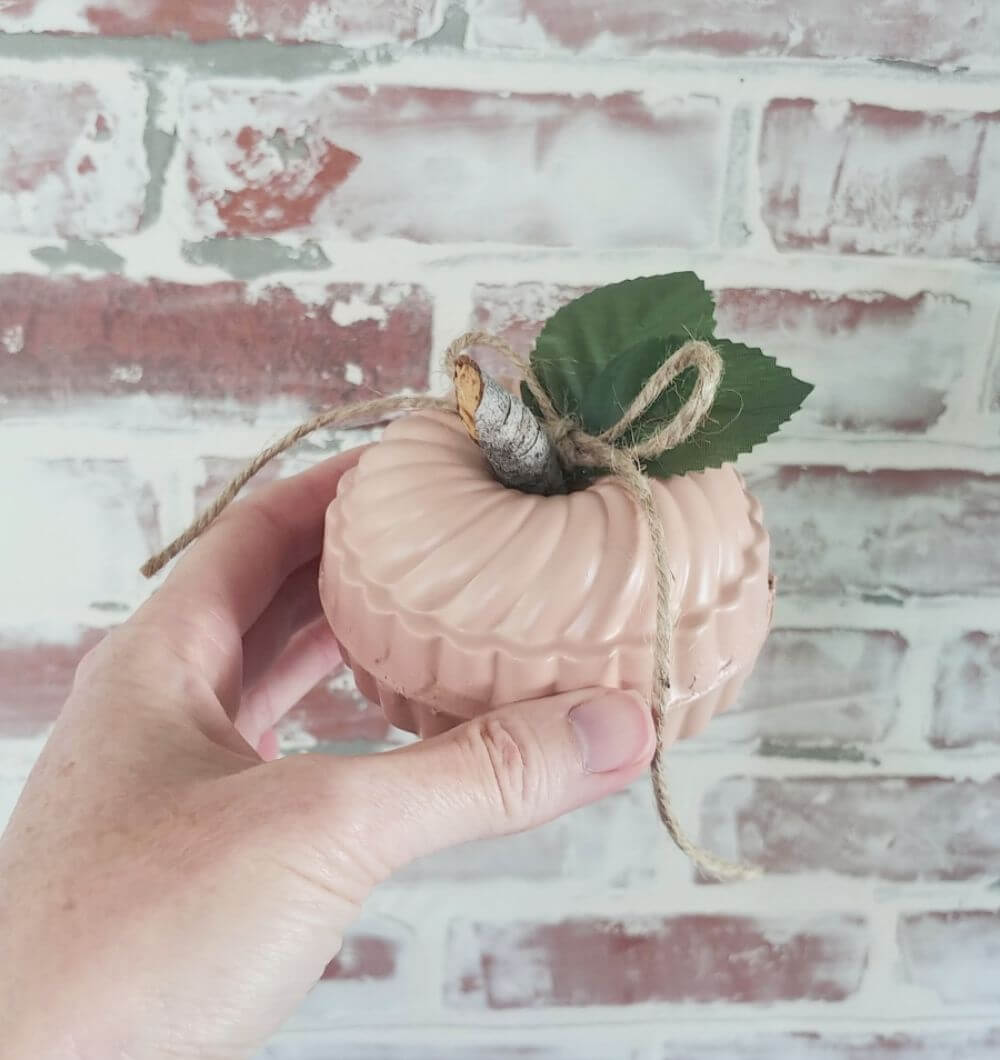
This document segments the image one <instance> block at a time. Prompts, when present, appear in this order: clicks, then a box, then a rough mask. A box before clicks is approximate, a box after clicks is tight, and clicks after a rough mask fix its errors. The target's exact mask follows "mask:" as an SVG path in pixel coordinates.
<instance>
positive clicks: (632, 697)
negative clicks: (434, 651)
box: [302, 689, 655, 871]
mask: <svg viewBox="0 0 1000 1060" xmlns="http://www.w3.org/2000/svg"><path fill="white" fill-rule="evenodd" d="M654 743H655V735H654V731H653V720H652V716H651V714H650V711H649V708H648V707H647V706H646V705H645V704H644V703H643V702H642V701H641V700H640V698H639V697H638V696H637V695H636V694H635V693H632V692H610V691H606V690H601V689H593V690H590V691H589V692H577V693H565V694H562V695H558V696H553V697H551V698H549V699H543V700H534V701H531V702H526V703H519V704H516V705H514V706H509V707H503V708H501V709H499V710H496V711H492V712H491V713H489V714H485V715H483V716H481V717H479V718H476V719H475V720H473V721H470V722H466V723H465V724H463V725H460V726H459V727H457V728H455V729H453V730H451V732H448V733H446V734H444V735H442V736H437V737H434V738H433V739H431V740H427V741H425V742H423V743H419V744H414V745H411V746H410V747H407V748H404V749H401V750H397V751H393V752H389V753H386V754H381V755H374V756H370V757H368V758H354V759H348V760H346V761H345V760H340V761H339V762H338V763H336V764H333V765H327V766H326V768H325V769H324V768H323V767H322V766H320V765H318V764H317V765H316V766H315V767H314V768H312V769H311V770H310V769H308V768H307V767H308V766H309V763H303V767H302V768H303V770H304V772H311V773H312V775H313V776H314V777H315V776H317V775H319V776H320V777H323V775H324V774H325V780H320V784H321V785H322V784H324V783H325V785H326V789H325V798H316V799H314V800H313V802H314V804H316V805H317V806H318V808H319V810H320V815H321V817H322V816H323V815H324V813H325V818H326V821H327V823H328V827H331V828H343V830H344V835H345V836H346V837H347V839H341V840H340V841H341V842H345V841H346V842H350V841H351V837H353V841H354V842H355V843H363V844H364V850H363V851H362V850H359V851H357V852H356V853H357V854H358V856H359V857H364V858H369V859H373V861H374V863H375V864H377V865H379V866H381V867H383V868H384V870H386V871H391V870H393V869H395V868H398V867H399V866H401V865H403V864H405V863H407V862H409V861H411V860H412V859H414V858H417V857H420V856H422V855H424V854H428V853H431V852H432V851H435V850H439V849H441V848H443V847H446V846H451V845H453V844H457V843H463V842H466V841H468V840H471V839H480V838H485V837H487V836H495V835H501V834H506V833H509V832H517V831H522V830H523V829H526V828H531V827H533V826H535V825H538V824H541V823H543V822H544V821H548V820H551V819H552V818H554V817H557V816H559V815H560V814H563V813H566V812H567V811H569V810H572V809H575V808H576V807H579V806H582V805H584V804H585V803H589V802H592V801H594V800H596V799H599V798H601V797H602V796H604V795H608V794H610V793H611V792H613V791H617V790H618V789H620V788H622V787H624V786H625V785H626V784H628V783H629V782H630V781H631V780H633V779H634V778H635V777H636V776H638V775H639V774H640V773H641V772H642V771H643V770H644V769H645V767H646V766H647V764H648V763H649V760H650V758H651V757H652V753H653V746H654ZM305 757H311V756H305ZM331 803H332V805H331ZM331 809H335V813H333V814H331ZM334 838H335V839H336V838H337V837H336V836H335V837H334Z"/></svg>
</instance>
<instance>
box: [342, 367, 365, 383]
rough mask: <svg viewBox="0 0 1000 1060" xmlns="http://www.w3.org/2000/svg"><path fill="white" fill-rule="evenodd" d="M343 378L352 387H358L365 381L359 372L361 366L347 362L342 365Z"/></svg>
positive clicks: (363, 375)
mask: <svg viewBox="0 0 1000 1060" xmlns="http://www.w3.org/2000/svg"><path fill="white" fill-rule="evenodd" d="M344 378H345V379H346V380H347V381H348V382H349V383H351V384H352V385H353V386H360V385H361V384H362V383H363V382H364V381H365V374H364V372H363V371H362V370H361V365H360V364H354V362H353V361H348V362H347V363H346V364H345V365H344Z"/></svg>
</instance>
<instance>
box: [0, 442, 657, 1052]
mask: <svg viewBox="0 0 1000 1060" xmlns="http://www.w3.org/2000/svg"><path fill="white" fill-rule="evenodd" d="M355 459H356V457H355V456H354V455H351V454H347V455H345V456H342V457H336V458H334V459H332V460H329V461H327V462H325V463H324V464H322V465H320V466H318V467H316V468H314V469H312V470H310V471H308V472H306V473H305V474H302V475H299V476H296V477H295V478H291V479H287V480H285V481H282V482H279V483H276V484H274V485H271V486H268V487H266V488H263V489H261V490H259V491H258V492H257V493H255V494H254V495H252V496H251V497H250V498H248V499H247V500H244V501H242V502H240V503H238V504H236V505H233V506H232V507H231V508H230V509H229V510H227V511H226V512H225V513H224V514H223V515H222V516H221V517H220V518H219V520H218V521H217V522H216V523H215V524H214V525H213V526H212V527H211V528H210V529H209V530H208V532H207V533H206V534H205V535H204V536H203V537H202V538H201V539H200V540H199V541H198V542H197V543H196V544H195V545H194V546H193V547H192V548H191V550H190V551H189V552H188V553H187V554H186V555H185V556H184V557H183V558H182V559H181V560H180V561H179V563H178V564H177V567H176V569H175V570H174V571H173V572H172V574H171V575H170V577H169V578H168V579H167V580H166V582H165V584H164V585H163V587H162V588H161V589H159V591H157V592H156V593H154V594H153V596H152V597H151V598H150V599H149V600H148V601H147V602H146V603H145V604H144V605H143V606H142V607H141V608H140V609H139V610H138V611H137V612H136V614H135V615H134V616H133V617H132V618H131V619H130V620H129V621H128V622H126V623H125V624H124V625H123V626H121V627H119V628H118V629H116V630H115V631H113V632H112V633H111V634H109V635H108V636H107V637H106V638H105V639H104V640H103V641H102V643H101V644H100V645H99V646H98V647H97V648H96V649H94V650H93V651H92V652H91V653H90V654H89V655H88V656H87V657H86V658H85V659H84V661H83V662H82V663H81V665H80V668H79V670H78V672H77V675H76V679H75V681H74V684H73V688H72V691H71V693H70V696H69V699H68V701H67V703H66V706H65V708H64V710H63V712H62V714H61V716H60V718H59V720H58V722H57V724H56V726H55V729H54V731H53V733H52V736H51V738H50V739H49V741H48V744H47V745H46V747H45V749H44V751H43V753H42V755H41V757H40V759H39V761H38V763H37V765H36V767H35V769H34V771H33V772H32V774H31V777H30V778H29V780H28V783H27V785H26V786H25V789H24V792H23V794H22V797H21V801H20V802H19V804H18V806H17V808H16V809H15V811H14V814H13V817H12V819H11V822H10V825H9V828H8V830H7V832H6V834H5V835H4V837H3V839H2V841H0V881H2V883H0V1025H2V1026H3V1027H4V1032H3V1038H2V1040H0V1053H2V1054H3V1055H4V1056H11V1057H19V1058H20V1057H28V1056H30V1057H32V1058H33V1060H47V1058H55V1057H58V1058H59V1060H67V1058H73V1060H90V1058H100V1060H112V1058H117V1057H128V1058H130V1060H149V1058H161V1057H178V1056H183V1057H194V1056H197V1057H202V1058H208V1057H211V1058H215V1057H218V1058H223V1057H224V1058H235V1057H246V1056H249V1055H251V1054H252V1052H253V1051H254V1050H255V1049H256V1047H257V1046H259V1045H260V1043H261V1042H262V1041H263V1040H264V1039H265V1038H266V1037H267V1036H268V1035H269V1034H270V1033H271V1032H272V1031H273V1030H274V1029H275V1028H276V1027H277V1026H278V1025H279V1024H280V1023H281V1021H282V1020H283V1019H284V1018H285V1017H286V1016H287V1015H288V1014H289V1013H290V1012H291V1011H292V1009H293V1008H294V1007H295V1006H296V1004H297V1003H298V1002H299V1001H300V1000H301V999H302V997H303V996H304V995H305V994H306V992H307V991H308V990H309V988H310V987H311V986H312V985H313V984H314V983H315V982H316V980H317V979H318V978H319V976H320V974H321V973H322V971H323V968H324V967H325V965H326V964H327V962H328V961H329V960H330V959H331V957H333V956H334V955H335V954H336V952H337V950H338V948H339V947H340V944H341V939H342V936H343V933H344V931H345V929H346V928H347V927H348V925H349V924H350V923H351V921H352V920H353V919H354V917H355V916H356V915H357V913H358V910H359V907H360V905H361V903H362V902H363V901H364V899H365V897H366V896H367V895H368V893H369V892H370V891H371V889H372V888H373V887H374V886H375V885H376V884H377V883H378V882H379V881H380V880H383V879H384V878H385V877H386V876H387V875H388V874H389V873H391V872H392V871H393V870H395V869H397V868H399V867H400V866H402V865H403V864H405V863H407V862H409V861H410V860H412V859H414V858H416V857H419V856H422V855H424V854H428V853H430V852H432V851H434V850H438V849H440V848H442V847H445V846H449V845H452V844H456V843H461V842H464V841H466V840H471V839H475V838H480V837H486V836H493V835H500V834H504V833H508V832H513V831H519V830H521V829H525V828H529V827H532V826H533V825H537V824H540V823H541V822H543V821H546V820H548V819H550V818H552V817H555V816H557V815H559V814H561V813H565V812H566V811H568V810H571V809H573V808H575V807H577V806H580V805H582V804H584V803H587V802H590V801H593V800H595V799H598V798H600V797H601V796H603V795H607V794H609V793H610V792H613V791H615V790H617V789H619V788H621V787H623V786H624V785H625V784H627V783H628V782H629V781H631V780H632V779H634V778H635V777H636V776H637V775H638V774H639V773H640V772H641V771H642V770H643V769H644V767H645V766H646V764H647V762H648V761H649V758H650V756H651V754H652V749H653V728H652V721H651V718H650V714H649V711H648V710H647V708H646V707H645V706H643V705H642V704H641V703H640V702H639V700H638V699H637V698H635V697H633V696H632V695H629V694H623V693H607V692H601V691H600V690H591V691H590V692H582V693H575V694H564V695H559V696H555V697H553V698H550V699H545V700H538V701H535V702H532V703H521V704H517V705H513V706H509V707H504V708H502V709H500V710H497V711H495V712H493V713H491V714H488V715H485V716H483V717H480V718H477V719H476V720H474V721H471V722H467V723H465V724H463V725H461V726H459V727H458V728H455V729H453V730H452V731H451V732H449V733H446V734H444V735H441V736H437V737H435V738H433V739H430V740H426V741H424V742H423V743H420V744H415V745H413V746H411V747H407V748H404V749H400V750H397V751H392V752H388V753H386V754H380V755H372V756H368V757H360V758H340V757H324V756H322V755H312V754H309V755H297V756H293V757H289V758H285V759H280V760H277V761H264V759H263V758H262V756H261V754H260V753H259V749H260V748H261V746H262V742H266V740H267V736H268V734H269V733H270V732H271V729H272V726H273V725H274V723H275V722H276V721H277V720H278V719H279V718H280V717H281V716H282V715H283V714H284V713H285V711H287V710H288V709H289V708H290V707H291V706H292V705H293V704H294V703H295V702H296V700H298V699H299V698H300V697H301V696H302V695H303V694H304V693H305V692H306V691H307V690H308V689H309V688H310V687H311V686H312V685H314V684H315V683H316V682H317V681H319V680H320V679H322V678H323V677H324V676H325V675H327V674H328V673H329V672H330V671H331V670H332V668H333V667H335V666H336V665H337V664H338V662H339V659H338V655H337V651H336V645H335V642H334V640H333V637H332V634H331V633H330V631H329V629H328V627H327V625H326V622H325V620H324V619H323V617H322V614H321V609H320V602H319V594H318V590H317V571H318V566H319V554H320V550H321V545H322V536H323V513H324V511H325V509H326V506H327V504H328V502H329V500H330V498H331V497H332V496H333V495H334V493H335V491H336V487H337V483H338V480H339V479H340V476H341V475H342V474H343V473H344V471H345V470H346V469H347V468H349V467H350V466H352V465H353V463H354V460H355ZM581 704H582V705H581ZM8 1050H9V1051H8Z"/></svg>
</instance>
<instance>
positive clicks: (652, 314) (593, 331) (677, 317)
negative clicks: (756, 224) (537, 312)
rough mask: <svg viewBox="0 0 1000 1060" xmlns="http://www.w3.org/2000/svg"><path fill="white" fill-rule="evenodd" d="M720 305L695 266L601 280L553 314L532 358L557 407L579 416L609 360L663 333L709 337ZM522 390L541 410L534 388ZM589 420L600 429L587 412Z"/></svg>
mask: <svg viewBox="0 0 1000 1060" xmlns="http://www.w3.org/2000/svg"><path fill="white" fill-rule="evenodd" d="M714 313H715V305H714V303H713V301H712V296H711V295H710V294H709V293H708V291H707V290H706V289H705V285H704V283H702V281H701V280H700V279H699V278H698V276H696V275H695V274H694V273H693V272H674V273H669V274H667V275H663V276H642V277H639V278H638V279H633V280H625V281H623V282H622V283H615V284H611V285H609V286H607V287H600V288H598V289H597V290H596V291H591V292H590V293H589V294H585V295H583V296H582V297H580V298H577V299H574V301H572V302H569V303H568V304H567V305H564V306H563V307H562V308H561V309H559V310H557V311H556V312H555V313H554V314H553V315H552V316H551V317H550V318H549V320H548V321H547V322H546V324H545V327H544V328H543V329H542V333H541V334H540V335H539V336H538V341H537V342H536V344H535V349H534V351H533V352H532V354H531V365H532V367H533V368H534V370H535V374H536V375H537V376H538V379H539V381H540V382H541V384H542V386H543V387H545V390H546V392H547V393H548V395H549V397H551V398H552V401H553V403H554V404H555V406H556V408H557V409H558V410H559V411H560V412H561V413H562V414H563V415H570V416H574V417H576V418H580V417H581V416H584V403H585V397H586V395H587V394H588V393H589V392H590V390H591V388H592V385H593V383H594V380H595V379H596V378H597V377H598V376H599V375H601V373H602V372H604V370H605V368H606V367H607V365H608V364H609V362H611V361H614V360H617V359H618V358H620V357H621V355H622V354H623V353H625V352H626V351H628V350H631V349H633V348H634V347H636V346H637V345H639V344H641V343H642V342H643V341H644V340H649V339H653V338H655V337H656V336H659V335H682V336H684V337H685V338H708V337H709V336H710V335H711V334H712V331H713V329H714V327H715V318H714ZM524 389H525V390H526V388H524ZM522 396H523V397H524V400H525V401H526V402H527V403H528V404H529V405H530V407H531V408H532V409H534V410H535V411H536V412H537V411H538V410H537V408H536V407H535V404H534V401H533V400H531V399H530V395H528V394H526V393H522ZM582 424H583V426H584V428H585V429H586V430H588V431H589V432H591V433H594V426H593V425H592V424H591V423H589V422H588V420H587V419H586V418H583V419H582Z"/></svg>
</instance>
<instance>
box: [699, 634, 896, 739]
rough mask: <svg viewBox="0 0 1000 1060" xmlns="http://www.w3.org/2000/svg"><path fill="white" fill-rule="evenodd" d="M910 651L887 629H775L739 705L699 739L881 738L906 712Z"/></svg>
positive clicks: (711, 726) (715, 721)
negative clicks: (902, 702) (904, 682)
mask: <svg viewBox="0 0 1000 1060" xmlns="http://www.w3.org/2000/svg"><path fill="white" fill-rule="evenodd" d="M905 654H906V641H905V640H904V639H903V638H902V637H900V636H898V635H897V634H895V633H890V632H887V631H883V630H850V629H822V630H817V629H776V630H773V631H772V633H771V635H770V636H769V637H768V639H767V641H766V643H765V645H764V651H763V653H762V655H761V658H760V660H759V661H758V663H757V666H756V667H755V669H754V671H753V674H752V675H751V677H750V679H749V681H748V682H747V685H746V687H745V688H744V690H743V693H742V695H741V696H740V699H739V700H738V701H737V704H736V706H735V707H733V708H732V709H731V710H729V711H727V712H726V713H725V714H722V715H720V716H719V717H718V718H716V719H715V720H714V721H713V722H712V724H711V725H710V726H709V727H708V729H706V730H705V733H704V734H703V735H702V736H701V737H700V739H702V740H708V741H716V740H717V741H721V742H729V741H731V740H734V739H747V738H758V739H762V740H767V741H775V742H777V743H789V744H811V745H816V744H830V743H832V744H837V743H868V742H871V741H874V740H879V739H881V738H882V737H883V736H884V735H885V733H886V730H887V729H888V727H889V725H890V724H891V723H892V721H893V720H894V718H895V717H896V714H897V712H898V710H899V691H898V688H897V683H898V679H899V673H900V668H901V666H902V664H903V660H904V657H905Z"/></svg>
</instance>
